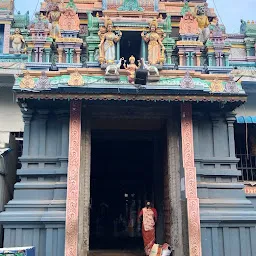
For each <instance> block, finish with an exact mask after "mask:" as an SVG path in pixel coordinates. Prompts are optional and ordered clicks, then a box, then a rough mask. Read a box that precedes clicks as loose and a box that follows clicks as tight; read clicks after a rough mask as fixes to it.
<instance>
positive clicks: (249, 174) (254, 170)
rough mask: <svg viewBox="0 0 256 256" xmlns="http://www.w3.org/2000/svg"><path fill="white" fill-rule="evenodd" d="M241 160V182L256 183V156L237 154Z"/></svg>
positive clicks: (239, 165)
mask: <svg viewBox="0 0 256 256" xmlns="http://www.w3.org/2000/svg"><path fill="white" fill-rule="evenodd" d="M236 156H237V158H239V159H240V161H239V163H238V165H237V168H238V170H241V171H242V175H241V176H239V180H241V181H256V156H255V155H250V154H248V155H247V154H237V155H236Z"/></svg>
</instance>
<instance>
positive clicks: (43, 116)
mask: <svg viewBox="0 0 256 256" xmlns="http://www.w3.org/2000/svg"><path fill="white" fill-rule="evenodd" d="M48 112H49V111H48V110H38V113H39V122H40V133H39V156H40V157H42V156H44V155H45V150H46V148H45V146H46V145H45V141H46V122H47V119H48Z"/></svg>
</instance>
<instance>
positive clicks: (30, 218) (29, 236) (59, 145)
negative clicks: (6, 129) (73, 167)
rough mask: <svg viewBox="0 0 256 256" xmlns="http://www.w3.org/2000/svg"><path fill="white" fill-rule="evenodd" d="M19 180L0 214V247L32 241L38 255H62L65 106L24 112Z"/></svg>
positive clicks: (65, 176)
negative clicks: (0, 237)
mask: <svg viewBox="0 0 256 256" xmlns="http://www.w3.org/2000/svg"><path fill="white" fill-rule="evenodd" d="M23 118H24V123H25V128H24V146H23V155H22V157H21V162H22V169H20V170H18V171H17V174H18V175H19V178H20V181H19V182H17V183H16V184H15V189H14V196H13V200H11V201H10V202H9V203H8V204H7V205H6V211H5V212H2V213H1V214H0V221H1V223H2V224H3V227H4V246H5V247H14V246H32V245H33V246H36V248H37V250H36V255H37V256H46V255H47V256H63V255H64V240H65V239H64V237H65V209H66V187H67V162H68V137H69V133H68V131H69V128H68V125H69V119H68V114H67V113H66V112H65V111H59V110H58V111H53V112H48V111H46V110H40V111H36V112H33V111H31V110H27V111H25V112H24V113H23Z"/></svg>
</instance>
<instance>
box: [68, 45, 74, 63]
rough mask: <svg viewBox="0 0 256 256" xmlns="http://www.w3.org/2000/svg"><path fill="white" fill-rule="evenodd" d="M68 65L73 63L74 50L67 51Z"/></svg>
mask: <svg viewBox="0 0 256 256" xmlns="http://www.w3.org/2000/svg"><path fill="white" fill-rule="evenodd" d="M69 63H74V49H72V48H71V49H69Z"/></svg>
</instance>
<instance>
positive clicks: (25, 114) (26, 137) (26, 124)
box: [22, 109, 33, 157]
mask: <svg viewBox="0 0 256 256" xmlns="http://www.w3.org/2000/svg"><path fill="white" fill-rule="evenodd" d="M22 113H23V121H24V135H23V137H24V140H23V156H24V157H27V156H28V154H29V144H30V122H31V119H32V116H33V111H32V110H24V109H23V110H22Z"/></svg>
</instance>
